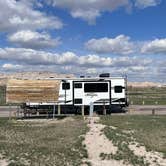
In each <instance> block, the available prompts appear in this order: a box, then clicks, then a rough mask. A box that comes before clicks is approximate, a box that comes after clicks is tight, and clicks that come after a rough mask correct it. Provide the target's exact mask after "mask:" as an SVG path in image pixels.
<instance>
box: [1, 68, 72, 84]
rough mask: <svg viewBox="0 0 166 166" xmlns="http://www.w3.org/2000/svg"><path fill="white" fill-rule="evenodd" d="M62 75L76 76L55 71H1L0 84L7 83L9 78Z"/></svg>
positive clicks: (38, 77)
mask: <svg viewBox="0 0 166 166" xmlns="http://www.w3.org/2000/svg"><path fill="white" fill-rule="evenodd" d="M61 77H69V78H70V77H74V75H72V74H57V73H53V72H47V71H44V72H38V71H34V72H18V73H9V74H5V73H0V85H6V83H7V80H9V79H28V80H31V79H46V78H61Z"/></svg>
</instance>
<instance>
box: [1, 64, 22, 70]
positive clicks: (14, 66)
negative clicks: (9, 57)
mask: <svg viewBox="0 0 166 166" xmlns="http://www.w3.org/2000/svg"><path fill="white" fill-rule="evenodd" d="M22 68H23V66H22V65H18V64H11V63H5V64H3V65H2V69H4V70H7V71H10V70H12V71H13V70H20V69H22Z"/></svg>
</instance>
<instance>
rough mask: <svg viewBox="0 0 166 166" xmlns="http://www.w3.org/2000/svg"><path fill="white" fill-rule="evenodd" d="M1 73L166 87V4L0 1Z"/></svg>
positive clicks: (143, 0)
mask: <svg viewBox="0 0 166 166" xmlns="http://www.w3.org/2000/svg"><path fill="white" fill-rule="evenodd" d="M0 6H1V10H0V72H19V71H53V72H57V73H72V74H75V75H82V74H84V75H98V73H102V72H109V73H111V74H112V75H124V74H127V75H128V77H129V79H130V80H132V81H158V82H166V76H165V75H166V74H165V73H166V1H165V0H0Z"/></svg>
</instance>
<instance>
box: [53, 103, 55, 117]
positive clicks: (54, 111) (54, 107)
mask: <svg viewBox="0 0 166 166" xmlns="http://www.w3.org/2000/svg"><path fill="white" fill-rule="evenodd" d="M54 118H55V104H54V108H53V119H54Z"/></svg>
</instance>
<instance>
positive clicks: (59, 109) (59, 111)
mask: <svg viewBox="0 0 166 166" xmlns="http://www.w3.org/2000/svg"><path fill="white" fill-rule="evenodd" d="M60 114H61V105H58V115H60Z"/></svg>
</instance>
